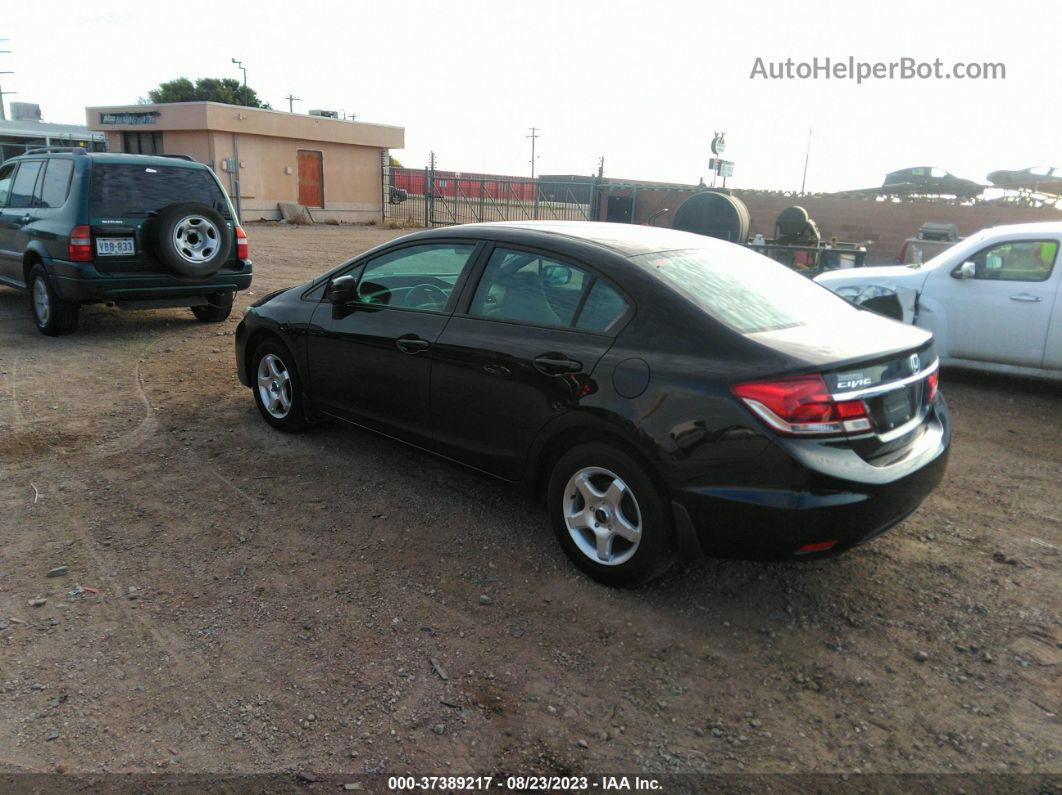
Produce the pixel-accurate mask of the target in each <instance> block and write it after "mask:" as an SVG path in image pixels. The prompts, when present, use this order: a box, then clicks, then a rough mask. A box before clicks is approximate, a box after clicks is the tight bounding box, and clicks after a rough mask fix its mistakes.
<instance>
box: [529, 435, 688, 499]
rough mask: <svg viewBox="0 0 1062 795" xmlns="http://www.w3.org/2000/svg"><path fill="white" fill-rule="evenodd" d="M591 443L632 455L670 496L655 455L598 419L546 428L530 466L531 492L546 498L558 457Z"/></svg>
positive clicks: (537, 442) (665, 493)
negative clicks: (654, 459) (551, 473)
mask: <svg viewBox="0 0 1062 795" xmlns="http://www.w3.org/2000/svg"><path fill="white" fill-rule="evenodd" d="M590 442H595V443H598V444H607V445H611V446H612V447H615V448H617V449H619V450H622V451H623V452H625V453H627V454H628V455H630V456H631V457H632V458H634V459H635V460H636V461H638V462H639V463H640V464H642V466H644V467H645V470H646V472H648V473H649V476H650V477H651V478H652V479H653V481H654V482H655V483H656V485H657V487H658V488H659V489H660V490H661V493H662V494H664V495H668V493H669V492H668V489H667V487H666V485H665V484H664V482H663V479H662V478H661V476H660V473H659V472H658V471H657V468H656V465H655V464H654V463H653V459H652V457H651V456H650V455H649V454H648V453H647V452H646V451H645V450H643V449H641V448H640V447H639V446H638V445H637V444H635V443H634V442H632V441H631V440H630V439H628V438H626V436H625V435H624V434H623V432H622V431H621V430H619V429H618V428H614V427H612V426H611V425H609V424H608V423H606V422H603V421H600V420H597V419H596V418H593V419H591V418H581V419H580V420H575V421H569V422H564V423H562V424H559V425H558V426H557V427H553V428H549V429H547V431H543V434H542V436H541V437H540V438H539V439H538V440H536V444H535V446H534V448H533V451H532V455H531V460H530V464H529V466H528V469H527V472H528V474H527V477H526V485H527V487H528V489H529V490H530V491H531V493H532V494H534V495H535V496H536V497H538V498H541V497H543V496H544V494H545V489H546V486H547V484H548V483H549V476H550V472H551V471H552V470H553V466H554V464H556V463H557V461H558V459H560V457H561V456H562V455H564V454H565V453H566V452H568V451H569V450H572V449H574V448H575V447H578V446H579V445H581V444H588V443H590Z"/></svg>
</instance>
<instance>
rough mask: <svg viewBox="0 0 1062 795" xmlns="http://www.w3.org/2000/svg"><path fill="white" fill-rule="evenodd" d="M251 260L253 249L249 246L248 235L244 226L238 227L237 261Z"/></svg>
mask: <svg viewBox="0 0 1062 795" xmlns="http://www.w3.org/2000/svg"><path fill="white" fill-rule="evenodd" d="M250 258H251V247H250V246H248V245H247V233H246V232H244V231H243V227H242V226H237V227H236V259H239V260H246V259H250Z"/></svg>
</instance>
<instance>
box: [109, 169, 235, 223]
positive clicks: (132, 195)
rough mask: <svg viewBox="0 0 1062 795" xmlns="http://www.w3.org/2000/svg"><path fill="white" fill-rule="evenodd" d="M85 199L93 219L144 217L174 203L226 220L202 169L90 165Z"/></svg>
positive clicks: (225, 208)
mask: <svg viewBox="0 0 1062 795" xmlns="http://www.w3.org/2000/svg"><path fill="white" fill-rule="evenodd" d="M89 200H90V202H91V213H92V215H93V216H95V217H107V218H111V217H114V218H122V217H128V216H135V215H147V214H149V213H155V212H158V211H159V210H161V209H162V208H163V207H166V206H167V205H170V204H174V203H175V202H199V203H200V204H205V205H207V206H208V207H213V208H214V209H215V210H217V211H218V212H219V213H221V215H222V217H224V218H228V217H229V208H228V202H227V201H226V200H225V196H224V195H223V194H222V192H221V189H220V188H218V184H217V182H215V181H214V177H213V176H212V175H211V174H210V173H209V172H208V171H207V170H206V169H202V168H167V167H166V166H156V165H151V166H145V165H134V164H126V163H122V164H115V163H94V164H93V166H92V186H91V188H90V193H89Z"/></svg>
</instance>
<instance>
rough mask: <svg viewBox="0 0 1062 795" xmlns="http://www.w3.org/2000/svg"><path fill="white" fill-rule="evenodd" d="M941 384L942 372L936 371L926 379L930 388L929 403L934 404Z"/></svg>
mask: <svg viewBox="0 0 1062 795" xmlns="http://www.w3.org/2000/svg"><path fill="white" fill-rule="evenodd" d="M939 383H940V370H934V371H933V372H931V373H930V374H929V376H928V377H927V378H926V386H927V387H928V388H929V398H928V401H927V402H929V403H932V402H933V400H934V398H936V396H937V385H938V384H939Z"/></svg>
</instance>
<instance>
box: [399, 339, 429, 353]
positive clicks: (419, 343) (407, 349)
mask: <svg viewBox="0 0 1062 795" xmlns="http://www.w3.org/2000/svg"><path fill="white" fill-rule="evenodd" d="M430 345H431V343H430V342H428V341H427V340H422V339H421V338H420V337H415V336H409V337H399V338H398V339H397V340H395V346H396V347H397V348H398V350H400V351H402V353H421V352H422V351H426V350H428V347H429V346H430Z"/></svg>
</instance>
